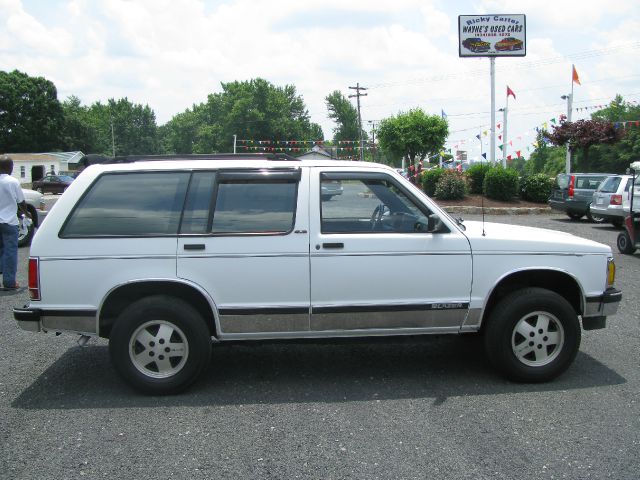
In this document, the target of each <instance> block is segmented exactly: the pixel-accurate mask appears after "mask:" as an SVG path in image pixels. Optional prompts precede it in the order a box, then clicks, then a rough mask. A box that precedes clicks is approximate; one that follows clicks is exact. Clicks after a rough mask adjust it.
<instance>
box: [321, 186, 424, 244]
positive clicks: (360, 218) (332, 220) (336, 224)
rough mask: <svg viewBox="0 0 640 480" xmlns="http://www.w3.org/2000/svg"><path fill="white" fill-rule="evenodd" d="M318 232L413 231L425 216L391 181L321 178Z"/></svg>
mask: <svg viewBox="0 0 640 480" xmlns="http://www.w3.org/2000/svg"><path fill="white" fill-rule="evenodd" d="M321 192H322V194H321V201H322V203H321V213H320V215H321V222H322V225H321V228H322V233H416V232H424V231H426V228H427V223H428V222H427V215H428V214H429V212H426V211H425V212H423V210H422V209H421V208H419V207H418V206H417V205H416V204H415V203H414V202H413V201H412V200H411V199H410V198H409V197H407V195H405V194H404V192H403V191H402V190H401V189H400V188H399V187H398V186H396V185H395V184H394V183H393V182H392V181H391V180H385V179H384V178H361V179H358V178H353V179H341V180H335V179H329V178H321Z"/></svg>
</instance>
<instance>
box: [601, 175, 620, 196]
mask: <svg viewBox="0 0 640 480" xmlns="http://www.w3.org/2000/svg"><path fill="white" fill-rule="evenodd" d="M621 181H622V178H621V177H609V178H607V179H606V180H605V181H604V182H602V183H601V184H600V186H599V187H598V191H599V192H601V193H616V192H617V191H618V187H619V186H620V182H621Z"/></svg>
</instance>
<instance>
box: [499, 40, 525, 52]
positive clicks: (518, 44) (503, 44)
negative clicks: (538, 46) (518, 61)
mask: <svg viewBox="0 0 640 480" xmlns="http://www.w3.org/2000/svg"><path fill="white" fill-rule="evenodd" d="M522 45H523V42H522V40H518V39H517V38H513V37H506V38H503V39H502V40H500V41H499V42H497V43H496V44H495V49H496V51H498V52H501V51H504V50H522Z"/></svg>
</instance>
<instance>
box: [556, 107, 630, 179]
mask: <svg viewBox="0 0 640 480" xmlns="http://www.w3.org/2000/svg"><path fill="white" fill-rule="evenodd" d="M545 136H546V137H547V138H548V139H549V141H550V142H551V143H553V144H554V145H557V146H561V145H567V144H568V145H569V148H570V149H571V151H572V152H576V151H578V149H579V150H580V153H581V155H580V156H579V157H578V160H577V163H578V169H579V170H580V171H583V172H589V171H592V170H594V171H597V170H598V167H597V166H596V167H595V168H594V169H592V168H591V163H590V161H589V148H590V147H591V146H593V145H598V144H609V145H611V144H614V143H616V142H618V141H619V140H620V138H621V133H620V131H619V130H617V129H616V128H615V127H614V125H613V123H611V122H608V121H605V120H599V119H598V120H578V121H576V122H567V121H566V120H564V119H563V120H561V121H560V125H559V126H555V125H554V126H553V131H552V132H546V133H545Z"/></svg>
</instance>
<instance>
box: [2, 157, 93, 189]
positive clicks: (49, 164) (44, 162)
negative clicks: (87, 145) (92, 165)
mask: <svg viewBox="0 0 640 480" xmlns="http://www.w3.org/2000/svg"><path fill="white" fill-rule="evenodd" d="M6 155H7V156H9V157H11V158H12V159H13V176H14V177H15V178H17V179H18V181H19V182H20V184H23V185H24V184H31V183H32V182H35V181H36V180H40V179H41V178H42V177H44V176H45V175H47V174H49V173H53V174H57V173H60V172H64V171H68V170H69V164H70V163H71V164H76V163H78V161H79V160H80V159H81V158H82V157H84V153H82V152H52V153H7V154H6Z"/></svg>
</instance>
